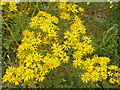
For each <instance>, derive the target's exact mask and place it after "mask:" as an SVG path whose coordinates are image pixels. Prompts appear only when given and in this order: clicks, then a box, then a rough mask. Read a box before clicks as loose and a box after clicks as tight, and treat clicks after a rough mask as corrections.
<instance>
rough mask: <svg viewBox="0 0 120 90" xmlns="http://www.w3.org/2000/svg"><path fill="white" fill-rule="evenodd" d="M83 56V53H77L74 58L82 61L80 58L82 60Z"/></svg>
mask: <svg viewBox="0 0 120 90" xmlns="http://www.w3.org/2000/svg"><path fill="white" fill-rule="evenodd" d="M82 56H83V53H82V52H81V51H76V52H75V53H74V54H73V57H74V58H75V59H80V58H82Z"/></svg>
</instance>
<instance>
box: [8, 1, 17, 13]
mask: <svg viewBox="0 0 120 90" xmlns="http://www.w3.org/2000/svg"><path fill="white" fill-rule="evenodd" d="M9 4H10V6H9V9H10V11H17V6H16V4H17V3H15V2H9Z"/></svg>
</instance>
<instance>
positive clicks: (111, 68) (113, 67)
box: [108, 65, 119, 71]
mask: <svg viewBox="0 0 120 90" xmlns="http://www.w3.org/2000/svg"><path fill="white" fill-rule="evenodd" d="M108 69H110V70H115V71H118V69H119V68H118V67H117V66H116V65H111V66H108Z"/></svg>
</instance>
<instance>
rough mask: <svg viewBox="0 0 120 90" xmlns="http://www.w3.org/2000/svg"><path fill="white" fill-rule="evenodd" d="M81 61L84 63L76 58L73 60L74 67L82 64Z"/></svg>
mask: <svg viewBox="0 0 120 90" xmlns="http://www.w3.org/2000/svg"><path fill="white" fill-rule="evenodd" d="M81 63H82V60H74V61H73V66H74V67H77V66H80V65H81Z"/></svg>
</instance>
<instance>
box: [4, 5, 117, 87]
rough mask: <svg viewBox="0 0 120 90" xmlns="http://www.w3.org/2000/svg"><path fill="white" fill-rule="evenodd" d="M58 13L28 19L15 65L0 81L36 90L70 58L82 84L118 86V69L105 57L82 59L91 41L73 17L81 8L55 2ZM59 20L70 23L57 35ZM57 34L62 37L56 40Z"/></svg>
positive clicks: (80, 24)
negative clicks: (80, 72) (79, 70)
mask: <svg viewBox="0 0 120 90" xmlns="http://www.w3.org/2000/svg"><path fill="white" fill-rule="evenodd" d="M59 11H60V16H59V17H56V16H52V15H51V14H49V13H46V12H45V11H39V12H38V13H37V15H36V16H34V17H32V18H31V21H30V23H29V26H28V27H29V29H26V30H24V31H23V32H22V34H23V38H22V43H21V44H20V45H19V47H18V49H17V51H18V53H17V57H18V58H19V60H20V61H19V65H17V66H16V67H13V66H9V67H8V69H6V74H5V75H4V76H3V82H8V83H13V84H15V85H21V86H23V87H25V85H27V86H28V87H36V84H37V83H40V82H43V80H44V79H45V78H46V77H47V74H48V73H49V72H50V71H51V70H53V69H56V68H57V67H59V66H61V65H62V64H63V63H68V61H70V58H71V57H72V58H73V59H74V60H73V66H74V67H77V66H78V67H80V69H81V70H83V71H84V73H83V74H82V75H81V76H80V78H81V80H82V81H83V83H97V82H99V81H100V82H102V81H104V80H107V79H109V82H110V83H111V84H119V77H118V76H119V73H118V69H119V68H118V67H117V66H115V65H107V64H108V63H109V62H110V59H109V58H107V57H97V56H94V57H93V58H92V59H90V58H86V57H87V56H88V55H90V54H92V53H93V51H94V48H93V46H92V40H91V39H90V38H89V37H88V36H86V35H85V34H86V28H85V26H84V25H83V21H82V20H81V18H80V17H79V16H78V15H77V14H78V13H79V14H81V15H83V13H84V9H83V8H82V7H79V6H78V5H77V4H73V3H59ZM61 20H65V21H66V22H67V23H69V22H70V23H69V24H70V27H69V28H68V29H67V30H66V31H64V33H60V32H61V31H62V30H61V28H59V27H58V26H57V25H58V24H59V22H60V21H61ZM59 33H60V34H63V35H61V37H59V36H60V34H59ZM70 51H71V52H70ZM85 58H86V60H84V59H85Z"/></svg>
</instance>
